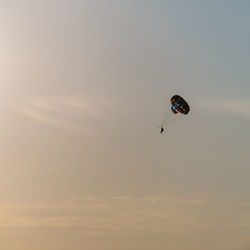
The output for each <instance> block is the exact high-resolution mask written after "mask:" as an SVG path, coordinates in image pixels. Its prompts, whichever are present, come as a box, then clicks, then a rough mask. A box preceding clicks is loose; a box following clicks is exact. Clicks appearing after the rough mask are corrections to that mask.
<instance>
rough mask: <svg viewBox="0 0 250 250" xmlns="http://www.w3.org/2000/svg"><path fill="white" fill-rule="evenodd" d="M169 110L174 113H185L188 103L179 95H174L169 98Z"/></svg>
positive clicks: (187, 110)
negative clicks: (170, 105)
mask: <svg viewBox="0 0 250 250" xmlns="http://www.w3.org/2000/svg"><path fill="white" fill-rule="evenodd" d="M171 104H172V107H171V110H172V112H173V113H174V114H177V113H181V114H183V115H187V114H188V113H189V111H190V107H189V105H188V103H187V102H186V101H185V100H184V99H183V98H182V97H181V96H179V95H174V96H173V97H172V98H171Z"/></svg>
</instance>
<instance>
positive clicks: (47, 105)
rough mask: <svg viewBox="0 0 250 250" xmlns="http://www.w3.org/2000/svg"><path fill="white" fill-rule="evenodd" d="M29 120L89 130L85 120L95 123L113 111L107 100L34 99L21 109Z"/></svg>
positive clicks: (59, 97) (29, 100)
mask: <svg viewBox="0 0 250 250" xmlns="http://www.w3.org/2000/svg"><path fill="white" fill-rule="evenodd" d="M21 109H22V112H23V113H24V114H25V115H26V116H28V117H29V118H31V119H33V120H35V121H38V122H41V123H44V124H47V125H51V126H54V127H59V128H66V129H90V127H91V126H89V127H88V128H87V126H86V122H85V121H86V120H88V122H89V121H91V120H92V121H93V122H95V121H96V120H98V119H102V118H103V117H105V116H107V115H108V114H109V113H110V112H111V111H113V110H114V109H115V105H114V104H113V102H112V101H111V100H110V99H108V98H90V97H88V96H84V95H82V96H57V97H42V96H40V97H36V98H31V99H28V100H26V102H25V103H24V104H23V105H22V107H21Z"/></svg>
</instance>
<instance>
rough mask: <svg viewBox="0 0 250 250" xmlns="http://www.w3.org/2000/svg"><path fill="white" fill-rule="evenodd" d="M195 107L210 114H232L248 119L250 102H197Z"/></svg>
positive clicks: (243, 100) (246, 100) (244, 100)
mask: <svg viewBox="0 0 250 250" xmlns="http://www.w3.org/2000/svg"><path fill="white" fill-rule="evenodd" d="M196 104H197V105H196V106H197V107H200V108H201V109H206V110H209V111H210V112H216V113H219V112H226V113H232V114H235V115H242V116H245V117H249V118H250V100H248V99H242V100H229V101H228V100H225V101H223V100H222V101H218V100H211V101H207V100H202V101H200V100H198V101H197V102H196Z"/></svg>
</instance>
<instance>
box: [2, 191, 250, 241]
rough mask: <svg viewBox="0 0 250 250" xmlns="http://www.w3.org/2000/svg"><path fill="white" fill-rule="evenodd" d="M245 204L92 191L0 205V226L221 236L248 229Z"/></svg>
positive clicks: (218, 200) (90, 232) (93, 233)
mask: <svg viewBox="0 0 250 250" xmlns="http://www.w3.org/2000/svg"><path fill="white" fill-rule="evenodd" d="M246 206H249V201H248V199H246V200H225V201H221V200H220V199H210V200H205V199H204V200H203V199H199V197H196V198H188V197H186V198H174V197H168V196H164V195H162V196H145V197H135V196H129V195H128V196H116V197H106V198H105V197H94V196H93V197H83V198H81V199H76V198H73V199H68V200H67V201H65V202H62V203H49V204H12V205H11V204H9V205H8V204H6V205H2V206H1V212H0V228H5V227H17V228H20V227H24V228H27V227H28V228H33V227H46V228H77V230H79V231H81V232H82V233H83V234H86V235H99V234H104V235H105V234H117V233H119V234H121V233H132V234H135V233H137V234H140V233H143V234H144V233H150V234H151V233H153V234H157V233H160V234H168V235H173V236H178V237H201V236H202V237H204V238H220V237H222V238H223V237H227V236H228V235H230V233H231V232H232V230H233V231H234V230H238V231H239V234H240V232H241V231H242V230H244V231H250V228H249V223H248V221H249V219H250V213H249V209H248V208H246ZM237 211H238V213H237V216H235V212H237ZM233 215H234V216H233ZM221 229H223V234H221V231H220V230H221Z"/></svg>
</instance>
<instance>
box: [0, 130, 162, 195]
mask: <svg viewBox="0 0 250 250" xmlns="http://www.w3.org/2000/svg"><path fill="white" fill-rule="evenodd" d="M156 128H159V126H157V127H152V128H151V129H148V130H145V131H143V132H142V133H140V134H138V135H135V136H132V137H130V138H127V139H124V140H122V141H120V142H118V143H115V144H113V145H111V146H110V147H107V148H105V149H103V150H101V151H99V152H96V153H94V154H91V155H89V156H87V157H85V158H84V159H82V160H79V161H76V162H73V163H71V164H69V165H67V166H65V167H63V168H61V169H58V170H57V171H55V172H52V173H48V174H46V175H43V176H41V177H40V178H37V179H36V180H33V181H31V182H30V183H26V184H24V185H21V186H19V187H16V188H13V189H12V190H10V191H7V192H6V193H3V194H0V199H2V198H5V197H8V196H10V195H13V194H15V193H18V192H20V191H22V190H25V189H28V188H29V187H31V186H34V185H36V184H38V183H42V182H43V181H45V180H47V179H50V178H52V177H56V176H58V175H60V174H61V173H63V172H65V171H68V170H70V169H73V168H77V167H80V166H81V164H83V163H86V162H88V161H90V160H92V159H95V158H98V157H100V156H102V155H105V154H106V153H109V152H111V151H113V150H114V149H117V148H119V147H121V146H123V145H126V144H128V143H130V142H133V141H136V140H137V139H138V138H142V137H144V136H146V135H147V134H150V133H151V132H152V131H154V130H155V129H156Z"/></svg>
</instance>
